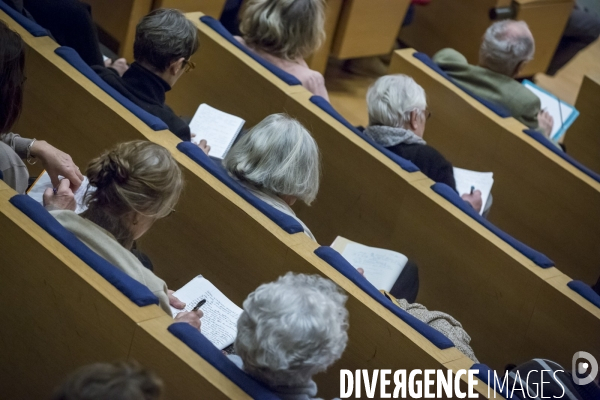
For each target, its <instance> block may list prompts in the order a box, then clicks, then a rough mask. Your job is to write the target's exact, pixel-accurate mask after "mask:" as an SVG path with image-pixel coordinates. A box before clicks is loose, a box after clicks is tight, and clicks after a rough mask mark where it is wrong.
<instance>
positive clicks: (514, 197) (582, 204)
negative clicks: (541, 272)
mask: <svg viewBox="0 0 600 400" xmlns="http://www.w3.org/2000/svg"><path fill="white" fill-rule="evenodd" d="M413 52H414V50H412V49H406V50H399V51H397V52H395V53H394V57H393V59H392V64H391V66H390V73H404V74H406V75H409V76H412V77H413V78H414V79H415V80H416V82H417V83H418V84H420V85H421V86H422V87H423V88H424V89H425V93H427V100H428V103H429V108H430V109H431V110H432V117H431V118H430V119H429V121H428V122H427V127H426V131H425V140H426V141H427V142H428V143H429V144H431V145H432V146H433V147H435V148H436V149H438V150H439V151H440V152H441V153H442V154H444V155H445V156H446V157H447V158H448V160H450V161H451V162H452V163H453V164H454V165H455V166H458V167H461V168H467V169H471V170H475V171H492V172H494V187H493V195H494V204H493V206H492V209H491V211H490V214H489V219H490V221H491V222H493V223H494V224H496V225H497V226H498V227H499V228H501V229H503V230H504V231H506V232H507V233H509V234H511V235H513V236H514V237H516V238H517V239H519V240H521V241H522V242H524V243H526V244H527V245H529V246H531V247H533V248H534V249H538V250H540V251H542V252H543V253H544V254H546V255H548V256H549V257H550V258H551V259H552V260H553V261H554V262H555V263H556V266H557V267H558V268H559V269H560V270H561V271H562V272H564V273H565V274H567V275H568V276H570V277H571V278H573V279H580V280H583V281H584V282H586V283H588V284H593V283H595V282H596V280H597V279H598V275H599V274H600V267H599V266H600V246H598V243H599V242H600V226H599V225H598V224H597V221H599V220H600V183H599V182H596V181H594V180H593V179H592V178H591V177H590V176H588V175H586V174H584V173H583V172H581V171H579V170H578V169H576V168H575V167H574V166H572V165H571V164H569V163H567V162H566V161H565V160H563V159H561V158H560V157H559V156H557V155H556V154H554V153H552V152H551V151H550V150H548V149H547V148H545V147H544V146H543V145H542V144H540V143H538V142H537V141H535V140H534V139H533V138H531V137H529V136H527V135H526V134H525V133H523V132H522V131H523V129H525V126H524V125H523V124H521V123H520V122H518V121H517V120H515V119H514V118H500V117H498V116H497V115H496V114H494V113H493V112H492V111H490V110H489V109H488V108H486V107H485V106H484V105H482V104H481V103H479V102H478V101H477V100H475V99H473V98H472V97H471V96H469V95H468V94H466V93H464V92H463V91H462V90H461V89H459V88H458V87H456V85H454V84H453V83H451V82H449V81H448V80H447V79H445V78H444V77H443V76H441V75H439V74H438V73H437V72H435V71H433V70H432V69H431V68H429V67H428V66H426V65H425V64H423V63H422V62H421V61H420V60H418V59H416V58H415V57H413Z"/></svg>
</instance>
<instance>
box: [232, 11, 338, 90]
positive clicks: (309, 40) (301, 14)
mask: <svg viewBox="0 0 600 400" xmlns="http://www.w3.org/2000/svg"><path fill="white" fill-rule="evenodd" d="M324 25H325V2H324V0H248V1H246V4H245V6H244V10H243V11H242V17H241V23H240V31H241V32H242V37H239V36H236V39H237V40H238V41H239V42H240V43H242V44H243V45H245V46H247V47H248V48H250V49H251V50H252V51H254V52H255V53H256V54H258V55H259V56H261V57H262V58H264V59H265V60H267V61H269V62H270V63H271V64H273V65H275V66H277V67H279V68H281V69H282V70H284V71H286V72H288V73H290V74H291V75H294V76H295V77H296V78H298V80H300V82H302V86H304V87H305V88H306V89H308V90H309V91H310V92H311V93H313V94H316V95H318V96H321V97H323V98H325V99H327V100H329V96H328V95H327V89H326V88H325V79H324V78H323V75H321V74H320V73H319V72H317V71H313V70H311V69H310V68H309V67H308V64H306V61H304V59H305V58H306V57H308V56H310V55H311V54H312V53H314V52H315V51H316V50H317V49H318V48H319V47H320V46H321V43H322V42H323V40H324V38H325V33H324Z"/></svg>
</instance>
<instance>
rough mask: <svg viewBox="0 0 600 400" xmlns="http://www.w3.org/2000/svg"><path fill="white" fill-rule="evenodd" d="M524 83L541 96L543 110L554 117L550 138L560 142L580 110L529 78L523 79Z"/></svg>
mask: <svg viewBox="0 0 600 400" xmlns="http://www.w3.org/2000/svg"><path fill="white" fill-rule="evenodd" d="M523 85H524V86H525V87H526V88H527V89H529V90H531V91H532V92H533V94H535V95H536V96H537V97H539V98H540V102H541V104H542V110H546V111H548V113H550V115H551V116H552V118H554V126H553V127H552V133H551V134H550V140H552V141H553V142H558V140H559V139H560V138H561V137H562V136H563V135H564V134H565V132H566V131H567V129H569V127H570V126H571V124H573V121H575V119H576V118H577V117H578V116H579V111H577V110H576V109H575V107H573V106H572V105H570V104H567V103H565V102H564V101H562V100H561V99H559V98H558V97H556V96H555V95H553V94H552V93H550V92H547V91H545V90H544V89H542V88H541V87H539V86H537V85H535V84H534V83H533V82H531V81H528V80H527V79H525V80H524V81H523Z"/></svg>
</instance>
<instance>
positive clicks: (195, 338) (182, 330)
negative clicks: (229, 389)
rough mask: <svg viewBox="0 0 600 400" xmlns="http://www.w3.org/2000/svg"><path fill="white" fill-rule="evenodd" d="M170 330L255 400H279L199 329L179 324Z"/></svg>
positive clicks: (171, 326)
mask: <svg viewBox="0 0 600 400" xmlns="http://www.w3.org/2000/svg"><path fill="white" fill-rule="evenodd" d="M168 330H169V332H171V333H172V334H173V335H174V336H175V337H176V338H177V339H179V340H181V341H182V342H183V343H185V344H186V345H187V346H188V347H189V348H190V349H192V350H193V351H194V352H196V353H197V354H198V355H199V356H200V357H202V358H203V359H204V360H206V362H208V363H209V364H210V365H212V366H213V367H215V369H216V370H217V371H219V372H220V373H222V374H223V375H225V376H226V377H227V379H229V380H230V381H232V382H233V383H235V384H236V385H237V386H238V387H239V388H240V389H242V390H243V391H244V392H246V393H247V394H248V395H249V396H250V397H252V398H253V399H260V400H279V396H276V395H275V394H273V392H271V391H270V390H269V389H267V388H266V387H265V386H264V385H262V384H261V383H260V382H257V381H256V380H254V379H253V378H252V377H250V376H249V375H248V374H246V373H245V372H244V371H242V370H241V369H239V368H238V367H237V365H235V364H234V363H233V362H231V361H230V360H229V359H228V358H227V356H225V355H224V354H223V353H221V351H220V350H219V349H218V348H216V347H215V346H214V345H213V344H212V343H211V342H210V341H209V340H208V339H207V338H206V337H204V335H202V334H201V333H200V332H199V331H198V329H196V328H194V327H192V326H191V325H190V324H186V323H183V322H179V323H175V324H172V325H170V326H169V328H168Z"/></svg>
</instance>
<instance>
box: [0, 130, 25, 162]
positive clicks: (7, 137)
mask: <svg viewBox="0 0 600 400" xmlns="http://www.w3.org/2000/svg"><path fill="white" fill-rule="evenodd" d="M0 140H2V141H3V142H4V143H6V144H7V145H8V146H10V148H11V149H13V150H14V151H15V153H17V154H18V155H19V157H21V158H22V159H25V158H27V146H29V144H30V143H31V142H32V139H25V138H22V137H21V136H19V135H18V134H16V133H12V132H9V133H5V134H3V135H1V136H0Z"/></svg>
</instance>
